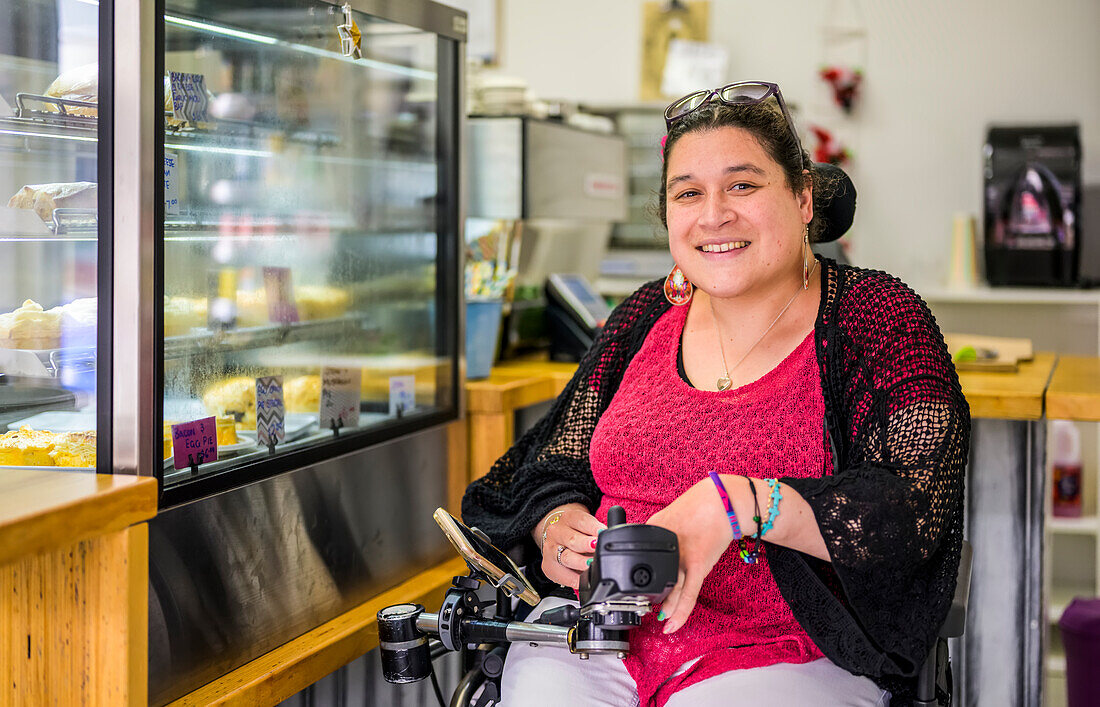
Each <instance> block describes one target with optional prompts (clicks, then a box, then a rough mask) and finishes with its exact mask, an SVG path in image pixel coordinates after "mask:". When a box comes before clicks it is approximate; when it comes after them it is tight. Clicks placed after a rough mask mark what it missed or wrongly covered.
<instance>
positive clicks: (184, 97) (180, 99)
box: [168, 71, 210, 123]
mask: <svg viewBox="0 0 1100 707" xmlns="http://www.w3.org/2000/svg"><path fill="white" fill-rule="evenodd" d="M168 76H169V81H170V83H171V86H172V116H173V117H174V118H175V119H176V120H186V121H188V122H190V123H205V122H207V121H208V120H209V119H210V115H209V107H210V99H209V98H208V97H207V95H206V77H205V76H203V75H202V74H185V73H182V72H179V71H169V72H168Z"/></svg>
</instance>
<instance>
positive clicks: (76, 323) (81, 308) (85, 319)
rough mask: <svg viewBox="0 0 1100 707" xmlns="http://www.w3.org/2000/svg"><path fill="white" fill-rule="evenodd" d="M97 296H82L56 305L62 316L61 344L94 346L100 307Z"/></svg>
mask: <svg viewBox="0 0 1100 707" xmlns="http://www.w3.org/2000/svg"><path fill="white" fill-rule="evenodd" d="M97 304H98V302H97V300H96V298H95V297H82V298H80V299H75V300H73V301H72V302H69V303H68V304H64V305H61V306H60V307H54V308H53V309H51V310H50V312H56V313H58V314H59V315H60V316H61V337H60V339H61V340H60V345H61V346H94V345H95V343H96V339H95V332H96V323H97V320H98V317H99V307H98V306H97Z"/></svg>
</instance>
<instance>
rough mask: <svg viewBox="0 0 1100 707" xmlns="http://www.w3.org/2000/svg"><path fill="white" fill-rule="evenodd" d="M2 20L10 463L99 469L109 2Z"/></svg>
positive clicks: (0, 299)
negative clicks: (103, 115)
mask: <svg viewBox="0 0 1100 707" xmlns="http://www.w3.org/2000/svg"><path fill="white" fill-rule="evenodd" d="M0 18H2V19H3V21H2V22H0V466H8V467H24V468H25V467H70V468H83V469H90V468H93V467H95V466H96V432H97V415H96V409H97V405H96V403H97V400H96V393H97V380H96V371H97V336H96V334H97V318H98V311H99V308H98V306H97V302H98V299H97V298H98V295H99V278H98V271H99V269H98V257H99V245H100V243H101V239H105V238H109V233H106V232H101V231H100V224H99V223H98V222H97V218H96V214H97V199H98V193H97V180H98V171H99V166H100V165H99V139H98V138H99V133H98V122H97V119H96V105H95V103H94V100H95V98H94V90H95V88H94V87H95V86H96V85H97V84H98V65H97V60H98V53H99V41H98V39H99V16H98V10H97V7H96V6H95V5H94V4H89V3H87V2H78V1H77V0H58V1H57V2H48V3H47V2H38V1H35V0H14V2H9V3H6V4H5V5H4V7H3V9H0ZM89 91H90V92H91V93H92V94H93V95H92V98H91V100H92V101H93V102H91V103H89V101H88V95H87V93H88V92H89ZM77 94H80V95H81V98H82V100H67V99H66V98H63V97H62V96H66V95H67V96H76V95H77Z"/></svg>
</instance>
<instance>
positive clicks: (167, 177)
mask: <svg viewBox="0 0 1100 707" xmlns="http://www.w3.org/2000/svg"><path fill="white" fill-rule="evenodd" d="M178 171H179V158H178V157H177V156H176V153H174V152H168V151H167V150H166V151H165V152H164V213H165V214H167V215H169V216H173V215H176V214H179V212H180V183H179V177H178V174H177V173H178Z"/></svg>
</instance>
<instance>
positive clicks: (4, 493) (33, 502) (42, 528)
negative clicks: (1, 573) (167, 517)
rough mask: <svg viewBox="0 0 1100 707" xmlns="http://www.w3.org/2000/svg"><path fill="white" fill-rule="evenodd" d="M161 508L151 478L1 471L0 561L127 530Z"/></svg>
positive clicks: (1, 562) (155, 485)
mask: <svg viewBox="0 0 1100 707" xmlns="http://www.w3.org/2000/svg"><path fill="white" fill-rule="evenodd" d="M156 512H157V482H156V480H155V479H151V478H148V477H138V476H128V475H115V476H112V475H110V474H87V473H83V472H77V471H63V470H57V471H53V470H43V471H27V470H20V469H0V565H3V564H5V563H8V562H12V561H14V560H16V559H18V558H20V557H25V556H29V555H37V554H39V553H42V552H46V551H50V550H56V549H58V548H67V547H70V546H71V545H72V544H73V543H75V542H77V541H80V540H85V539H87V538H91V537H94V536H96V535H103V534H108V533H112V532H115V531H119V530H122V529H124V528H127V527H129V526H131V525H133V524H135V523H140V522H142V521H145V520H148V519H149V518H152V517H153V516H154V515H156Z"/></svg>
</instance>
